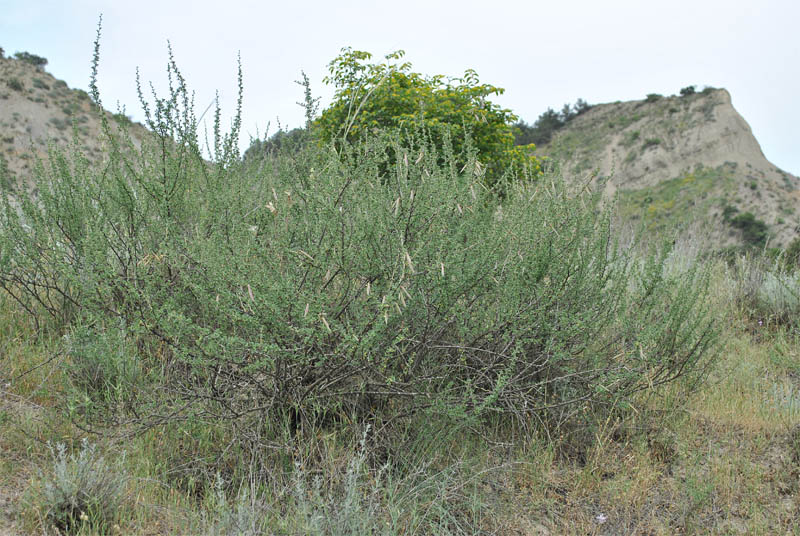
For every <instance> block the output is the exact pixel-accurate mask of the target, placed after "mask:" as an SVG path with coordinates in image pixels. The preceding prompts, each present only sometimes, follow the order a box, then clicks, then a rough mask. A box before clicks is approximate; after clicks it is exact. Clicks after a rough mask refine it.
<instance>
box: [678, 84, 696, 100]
mask: <svg viewBox="0 0 800 536" xmlns="http://www.w3.org/2000/svg"><path fill="white" fill-rule="evenodd" d="M696 89H697V86H686V87H684V88H681V97H688V96H689V95H694V94H695V90H696Z"/></svg>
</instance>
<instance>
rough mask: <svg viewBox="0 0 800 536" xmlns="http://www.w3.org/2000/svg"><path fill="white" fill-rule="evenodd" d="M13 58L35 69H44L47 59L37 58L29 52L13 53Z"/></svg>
mask: <svg viewBox="0 0 800 536" xmlns="http://www.w3.org/2000/svg"><path fill="white" fill-rule="evenodd" d="M14 58H16V59H17V60H19V61H24V62H25V63H29V64H31V65H33V66H35V67H44V66H45V65H47V58H43V57H41V56H37V55H36V54H31V53H30V52H15V53H14Z"/></svg>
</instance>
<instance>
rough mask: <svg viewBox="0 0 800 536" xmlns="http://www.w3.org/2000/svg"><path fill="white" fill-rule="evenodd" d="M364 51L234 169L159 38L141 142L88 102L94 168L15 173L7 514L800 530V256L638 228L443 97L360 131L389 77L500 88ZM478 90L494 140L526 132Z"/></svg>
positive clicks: (175, 524)
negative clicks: (715, 252)
mask: <svg viewBox="0 0 800 536" xmlns="http://www.w3.org/2000/svg"><path fill="white" fill-rule="evenodd" d="M354 54H355V55H354ZM366 59H368V56H359V55H358V54H357V53H353V52H352V51H346V52H345V53H344V55H343V56H340V58H339V59H338V60H335V61H334V63H333V64H332V68H333V69H334V73H333V75H334V77H340V78H341V77H342V76H343V75H341V73H339V74H337V71H336V68H337V66H339V67H342V68H344V67H347V69H345V71H342V72H347V73H351V74H352V73H353V72H354V73H355V74H356V76H357V78H358V82H354V83H353V84H354V85H349V84H350V82H347V81H346V77H345V78H341V79H340V80H339V84H340V87H341V88H349V89H342V93H340V94H339V95H337V100H335V101H334V103H333V104H332V105H331V107H330V108H329V109H326V110H324V111H323V112H322V114H321V115H320V117H319V118H317V117H315V115H314V102H315V101H314V100H313V99H312V98H311V97H310V93H307V99H306V104H307V110H308V123H307V126H306V129H305V130H304V131H301V132H300V133H298V134H294V135H292V134H291V133H289V134H286V135H285V136H283V137H279V138H277V139H276V138H272V139H271V140H268V141H271V143H272V144H271V145H267V143H266V142H262V144H263V145H261V146H256V150H258V149H264V150H263V151H262V152H261V154H260V155H258V156H257V157H253V158H242V157H240V155H239V154H238V141H237V140H238V136H239V128H240V125H241V118H240V116H239V114H237V115H236V116H235V119H234V121H233V124H232V128H231V130H230V131H229V132H227V133H226V132H223V131H222V129H221V126H220V111H219V110H217V111H216V115H215V126H214V131H213V138H212V140H211V143H210V153H211V154H205V153H204V151H203V150H202V149H201V146H200V144H199V142H198V136H197V118H196V116H195V113H194V110H193V107H192V99H191V92H190V90H189V89H188V87H187V83H186V81H185V80H184V79H183V76H182V75H181V73H180V71H179V69H178V67H177V64H176V62H175V61H174V60H173V59H172V57H171V55H170V62H169V68H168V73H167V74H168V77H169V79H170V81H171V84H170V85H169V87H170V92H169V93H168V94H167V95H165V96H163V97H156V98H155V100H153V101H147V100H146V99H145V97H144V95H141V94H140V98H141V104H142V108H143V114H144V116H145V118H146V123H147V126H148V128H149V130H150V132H151V133H152V135H151V137H150V138H149V139H146V140H145V141H144V142H143V143H141V144H138V143H134V141H133V139H132V138H131V137H130V136H129V135H127V132H128V130H127V129H128V128H129V120H127V117H125V116H120V115H117V116H110V115H107V114H103V113H100V114H99V115H100V116H101V121H102V125H103V133H104V136H105V139H106V142H107V144H106V146H107V153H106V154H105V155H104V165H103V166H93V165H91V164H90V163H89V160H88V158H87V157H86V155H84V154H83V152H82V150H81V147H80V146H78V145H76V146H74V147H73V148H72V149H71V150H70V151H63V150H61V149H58V148H57V147H55V146H54V147H52V148H51V153H50V155H49V156H50V158H49V160H48V162H47V164H45V163H44V162H39V163H38V165H37V166H36V173H37V177H36V180H37V186H38V190H37V191H36V192H27V191H20V192H11V191H9V190H8V189H6V188H4V190H3V191H4V196H3V209H2V213H1V214H0V287H1V288H2V289H3V292H2V294H0V345H2V347H3V348H4V349H6V350H7V351H5V352H4V353H3V357H2V359H3V364H4V365H7V366H4V367H3V370H4V372H3V374H2V378H0V380H2V382H3V383H2V385H3V387H2V398H0V402H2V406H0V424H2V426H3V427H4V429H5V430H7V431H8V432H7V433H4V434H2V435H1V436H0V447H1V448H2V449H3V450H2V452H3V453H4V454H3V456H2V457H1V458H0V461H2V465H0V485H2V484H5V485H6V486H7V487H13V486H14V485H17V486H22V485H23V484H20V483H24V487H25V488H26V489H27V490H28V491H26V492H25V493H24V494H21V496H20V500H19V504H20V506H19V508H18V509H17V512H18V515H17V520H16V522H17V524H18V526H19V527H22V528H23V529H25V530H28V531H35V532H45V533H67V534H134V533H138V534H152V533H169V534H174V533H186V534H332V535H339V534H411V533H420V534H479V533H487V532H489V533H503V534H514V533H517V534H519V533H523V534H547V533H551V532H552V533H565V532H574V533H587V532H594V533H609V534H618V533H637V532H653V533H661V534H671V533H675V532H693V531H704V530H706V529H713V530H717V531H720V532H724V531H726V530H728V531H733V530H735V528H736V525H735V524H736V523H744V524H745V525H746V528H748V529H754V530H751V531H750V532H755V533H758V532H761V533H770V532H774V531H776V530H778V531H784V532H785V531H791V530H796V529H797V528H798V526H797V524H796V519H797V515H796V514H797V512H798V510H797V504H796V503H791V500H792V499H791V498H792V497H794V496H796V493H797V491H798V490H797V478H796V477H797V473H798V471H799V470H800V432H798V430H799V429H798V428H797V425H798V424H800V412H799V411H798V409H799V408H800V401H799V400H800V398H798V397H800V394H798V393H799V392H800V391H798V389H800V387H798V386H797V385H796V384H795V383H794V379H793V378H794V377H795V376H794V375H795V374H796V373H797V371H798V364H797V363H798V361H797V360H798V353H797V348H798V345H797V342H798V337H800V331H798V330H800V325H798V322H797V319H798V318H800V299H798V292H799V291H800V276H798V272H797V271H796V270H792V269H790V268H788V267H787V266H788V265H786V264H780V263H778V262H769V261H767V260H764V259H759V258H738V257H737V258H736V259H735V261H734V262H733V263H732V264H730V265H729V264H727V263H725V262H723V261H721V260H715V259H702V258H701V257H700V256H698V255H697V254H696V253H695V252H693V251H691V250H688V249H686V248H685V247H683V245H682V244H678V245H675V244H672V243H671V242H670V241H666V242H664V243H656V244H652V243H648V242H645V241H643V240H641V239H640V238H625V239H623V238H621V236H620V235H619V233H617V231H616V230H615V228H614V226H613V217H612V213H611V208H609V207H607V206H604V205H602V204H601V203H600V202H599V199H598V198H597V197H595V196H593V195H591V194H589V193H586V192H575V191H573V190H572V189H571V188H570V187H569V186H568V185H566V184H565V183H564V182H563V181H562V180H561V178H560V177H559V176H557V175H552V174H549V175H542V174H541V172H540V171H539V170H536V172H535V173H532V172H531V167H530V166H528V165H527V164H526V165H525V166H518V165H516V164H515V163H514V162H513V160H509V159H508V156H507V154H506V153H505V152H504V150H505V149H503V150H500V149H497V151H495V150H494V148H493V147H494V146H493V145H492V143H493V142H492V143H489V145H483V146H482V143H484V142H487V141H488V142H491V140H492V138H491V136H490V135H488V134H487V136H488V137H487V136H483V135H481V134H480V133H476V132H475V131H473V130H472V129H470V128H466V127H464V125H462V126H461V127H457V128H454V129H452V130H450V129H447V128H444V127H443V126H435V127H434V126H433V125H432V123H435V122H437V121H438V122H444V120H443V119H441V118H440V117H439V116H438V115H437V114H438V113H439V112H436V111H434V112H433V114H432V116H426V115H425V113H423V112H424V111H423V112H420V111H419V110H412V111H408V110H405V109H402V110H401V109H400V108H398V110H399V111H397V114H398V115H391V114H390V115H389V117H388V118H387V119H385V123H386V124H385V123H384V122H378V123H377V124H376V125H375V128H376V129H377V130H373V129H372V127H371V126H369V125H371V124H372V123H371V121H376V122H377V121H378V120H377V119H375V118H374V117H375V115H374V114H378V113H380V112H381V110H382V108H379V107H377V106H375V105H374V104H373V103H371V101H370V99H371V98H375V99H377V102H383V103H384V104H385V103H387V102H393V101H392V98H391V94H382V93H381V91H382V89H380V88H381V87H383V86H382V84H383V83H384V82H381V81H382V80H390V83H387V85H386V87H387V88H388V87H392V86H393V84H395V83H396V84H398V85H401V86H402V85H403V84H407V86H405V89H406V90H407V91H409V92H410V93H409V94H419V93H420V92H422V93H424V94H427V95H429V96H430V99H431V102H432V103H434V104H436V105H437V106H438V105H441V106H443V104H442V101H440V100H439V93H438V92H440V91H443V92H448V93H447V94H448V95H450V97H453V99H455V101H456V102H462V101H459V99H460V98H461V97H462V96H463V97H464V99H465V100H464V101H463V102H465V103H473V104H474V102H475V101H474V100H473V97H474V96H475V95H482V96H483V97H485V96H487V95H486V94H485V93H486V91H488V90H487V87H486V86H480V85H478V84H477V77H475V78H474V79H472V78H470V79H469V80H462V81H460V82H459V84H462V85H456V86H453V85H445V86H443V87H442V86H440V82H441V80H439V79H437V78H436V77H434V78H432V79H431V78H426V77H422V76H421V75H416V74H411V73H410V72H409V71H408V69H407V68H405V67H402V66H401V67H399V68H397V69H394V68H392V69H388V70H381V69H382V68H378V67H375V66H372V67H374V68H375V69H378V70H377V71H375V72H372V71H371V67H365V69H366V71H365V70H364V69H361V68H360V67H364V65H363V64H362V62H363V61H364V60H366ZM98 62H99V44H97V45H96V52H95V58H94V74H95V77H93V80H92V86H91V89H92V91H91V98H92V100H93V102H94V103H95V104H96V105H97V109H98V110H100V109H101V105H102V102H101V97H100V91H99V89H98V88H97V86H96V84H95V80H96V70H97V68H98ZM348 69H349V70H348ZM365 73H366V74H365ZM361 76H366V77H367V78H366V80H367V81H366V82H364V79H362V78H359V77H361ZM376 77H377V78H376ZM347 80H349V79H347ZM362 82H363V83H364V84H374V85H373V86H372V87H371V88H370V91H368V92H367V93H369V94H368V95H367V94H358V95H350V96H349V97H348V96H347V95H348V94H347V91H350V90H351V89H352V88H353V87H356V88H361V87H365V86H362V85H361V84H362ZM240 87H241V78H240ZM305 87H306V89H308V84H307V83H306V84H305ZM370 92H371V93H370ZM474 92H476V93H474ZM462 93H464V94H466V96H464V95H462ZM473 93H474V94H473ZM348 98H350V99H351V100H350V104H349V105H346V104H345V103H346V102H347V99H348ZM401 100H403V99H401ZM465 106H466V104H465ZM485 106H486V107H485V108H484V109H483V110H484V111H486V114H487V117H493V115H492V114H498V118H497V120H496V121H495V120H494V119H492V121H493V122H490V124H493V125H494V128H495V129H496V134H497V132H499V133H500V134H498V135H500V138H499V141H497V143H500V142H502V144H501V145H502V147H503V148H506V145H507V144H506V142H507V141H508V140H507V136H505V135H504V134H503V133H506V134H507V133H509V132H510V128H511V127H510V126H509V125H510V123H511V122H512V121H513V120H514V119H513V118H512V116H511V115H510V113H509V112H507V111H502V110H497V109H496V108H495V107H493V106H492V105H491V104H486V105H485ZM453 113H458V114H462V113H466V112H464V110H457V111H456V112H453ZM326 114H327V115H326ZM371 114H372V115H371ZM334 118H336V119H334ZM400 118H402V120H401V119H400ZM501 119H502V121H501ZM406 120H408V121H409V123H408V124H406V123H404V122H403V121H406ZM363 121H367V122H366V123H363ZM114 122H116V123H114ZM356 126H358V128H356ZM368 127H369V128H368ZM393 127H394V128H393ZM326 129H327V130H326ZM503 129H506V130H503ZM353 133H358V135H357V136H355V135H354V134H353ZM292 140H294V141H292ZM495 148H496V147H495ZM252 149H253V148H252V147H251V150H252ZM250 154H257V153H250ZM490 174H491V176H492V177H493V178H491V179H488V178H487V177H488V176H490ZM2 183H3V181H0V184H2ZM498 183H501V184H502V185H503V188H502V189H499V188H496V187H495V186H496V185H497V184H498ZM737 419H738V420H737ZM734 431H735V432H736V433H735V434H733V432H734ZM733 441H737V442H738V443H735V444H734V443H731V442H733ZM708 444H712V447H713V448H714V449H725V452H726V455H725V456H719V455H718V454H717V453H715V452H712V451H710V450H706V446H707V445H708ZM699 446H703V448H698V447H699ZM759 457H767V458H769V460H770V463H769V464H764V463H762V462H761V461H760V458H759ZM726 464H738V465H735V466H734V465H726ZM0 489H3V488H0ZM743 489H745V490H747V491H742V490H743ZM787 497H788V498H789V499H788V500H789V501H790V503H789V504H788V506H787V503H786V500H787ZM776 504H777V505H778V506H777V507H776V506H775V505H776ZM726 523H728V525H726ZM726 527H728V528H726ZM731 527H733V528H731Z"/></svg>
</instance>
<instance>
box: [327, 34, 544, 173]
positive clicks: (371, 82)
mask: <svg viewBox="0 0 800 536" xmlns="http://www.w3.org/2000/svg"><path fill="white" fill-rule="evenodd" d="M403 55H404V52H403V51H397V52H394V53H392V54H389V55H387V56H386V60H387V63H369V61H370V59H371V58H372V55H371V54H370V53H369V52H363V51H359V50H352V49H350V48H345V49H343V50H342V53H341V54H340V55H339V56H338V57H337V58H336V59H334V60H333V61H332V62H331V63H330V65H329V71H330V75H329V76H328V77H327V78H326V79H325V81H326V83H328V84H332V85H333V86H334V87H335V88H336V92H335V94H334V100H333V103H331V105H330V106H329V107H328V108H326V109H325V110H323V112H322V114H321V116H320V117H319V118H318V119H316V121H315V122H314V127H315V129H316V131H317V134H318V135H319V136H320V138H321V140H322V141H323V142H328V141H331V140H336V139H345V140H347V141H350V142H352V141H356V140H362V141H363V140H365V139H367V138H369V137H370V136H372V135H374V133H375V132H376V131H378V130H382V129H392V128H400V129H404V130H405V131H406V132H407V133H410V132H418V131H419V130H424V131H425V132H426V133H427V135H428V136H430V137H431V139H432V140H433V141H434V145H435V147H436V150H437V151H438V152H440V151H442V149H443V148H444V147H445V146H446V145H452V149H453V150H454V152H455V154H456V155H460V154H462V153H463V150H464V149H465V147H466V144H467V139H468V138H469V139H470V140H471V142H472V148H473V149H474V150H475V151H477V156H478V159H479V160H480V161H481V163H482V164H483V165H485V166H486V168H487V172H486V174H485V178H486V181H487V183H488V184H490V185H493V184H495V183H496V182H497V181H499V180H500V178H501V176H502V175H503V173H504V172H507V171H510V170H511V169H512V168H514V167H516V168H517V169H516V170H515V171H516V172H517V173H519V174H522V173H523V172H524V173H528V174H530V175H532V176H536V175H538V174H539V173H540V171H541V166H540V162H539V160H538V159H536V157H534V156H533V155H532V151H533V149H534V147H532V146H526V147H517V146H515V145H514V131H513V129H512V126H511V123H512V122H513V121H515V120H516V116H515V115H514V114H512V113H511V110H507V109H505V108H501V107H500V106H498V105H497V104H494V103H492V102H491V101H490V100H489V98H490V97H491V96H493V95H500V94H502V93H503V91H504V90H503V89H502V88H499V87H495V86H492V85H490V84H482V83H480V80H479V78H478V74H477V73H476V72H475V71H473V70H468V71H466V72H465V73H464V76H463V77H462V78H445V77H444V76H442V75H436V76H425V75H422V74H420V73H415V72H412V71H411V64H410V63H408V62H405V63H401V64H397V63H389V62H396V61H399V60H400V59H402V57H403ZM446 140H447V141H446ZM465 163H466V158H463V159H461V160H460V161H459V162H458V164H459V165H460V166H463V165H464V164H465Z"/></svg>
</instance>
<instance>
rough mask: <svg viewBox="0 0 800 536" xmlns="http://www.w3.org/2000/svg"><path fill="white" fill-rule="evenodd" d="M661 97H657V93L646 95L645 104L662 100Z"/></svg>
mask: <svg viewBox="0 0 800 536" xmlns="http://www.w3.org/2000/svg"><path fill="white" fill-rule="evenodd" d="M663 98H664V96H663V95H659V94H658V93H648V94H647V98H646V99H645V102H658V101H660V100H661V99H663Z"/></svg>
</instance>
